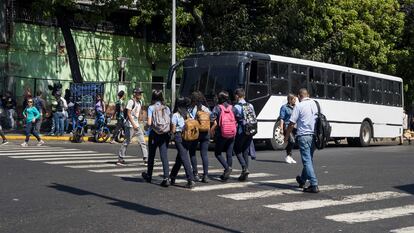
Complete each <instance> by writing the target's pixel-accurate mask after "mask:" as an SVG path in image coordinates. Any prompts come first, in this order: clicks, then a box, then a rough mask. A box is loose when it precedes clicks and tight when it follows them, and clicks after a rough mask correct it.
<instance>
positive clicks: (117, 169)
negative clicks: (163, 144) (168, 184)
mask: <svg viewBox="0 0 414 233" xmlns="http://www.w3.org/2000/svg"><path fill="white" fill-rule="evenodd" d="M155 169H162V167H154V170H155ZM146 170H147V168H145V167H140V168H138V167H123V168H109V169H96V170H88V171H90V172H96V173H112V172H132V171H135V172H139V171H146ZM135 175H137V174H136V173H135Z"/></svg>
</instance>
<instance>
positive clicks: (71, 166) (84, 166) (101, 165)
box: [65, 159, 158, 168]
mask: <svg viewBox="0 0 414 233" xmlns="http://www.w3.org/2000/svg"><path fill="white" fill-rule="evenodd" d="M128 161H129V159H128ZM157 164H158V162H157ZM143 165H145V164H144V163H143V162H140V163H127V164H126V167H133V166H135V167H136V166H143ZM65 167H68V168H105V167H119V166H117V165H116V164H115V163H114V164H105V163H102V164H87V165H69V166H65Z"/></svg>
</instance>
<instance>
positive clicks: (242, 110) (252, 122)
mask: <svg viewBox="0 0 414 233" xmlns="http://www.w3.org/2000/svg"><path fill="white" fill-rule="evenodd" d="M234 98H235V100H236V102H237V104H236V105H235V106H234V109H235V116H236V120H237V134H236V139H235V143H234V152H235V154H236V156H237V159H238V160H239V163H240V165H241V167H242V172H241V174H240V177H239V181H246V180H247V177H248V176H249V173H250V172H249V153H250V145H251V143H252V141H253V136H254V134H255V133H256V132H257V120H256V113H255V111H254V107H253V105H251V104H250V103H247V102H246V100H245V99H244V98H245V91H244V89H243V88H238V89H236V90H235V92H234Z"/></svg>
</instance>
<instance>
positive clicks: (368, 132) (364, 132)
mask: <svg viewBox="0 0 414 233" xmlns="http://www.w3.org/2000/svg"><path fill="white" fill-rule="evenodd" d="M371 139H372V127H371V124H370V123H369V122H368V121H364V122H362V124H361V129H360V131H359V138H357V143H358V146H361V147H366V146H369V144H370V143H371Z"/></svg>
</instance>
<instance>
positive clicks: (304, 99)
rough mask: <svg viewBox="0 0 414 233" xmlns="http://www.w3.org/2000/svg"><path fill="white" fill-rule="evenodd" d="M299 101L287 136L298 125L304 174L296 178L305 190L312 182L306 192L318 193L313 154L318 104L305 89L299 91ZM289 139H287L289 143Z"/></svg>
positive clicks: (291, 118) (297, 135) (298, 138)
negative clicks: (307, 184)
mask: <svg viewBox="0 0 414 233" xmlns="http://www.w3.org/2000/svg"><path fill="white" fill-rule="evenodd" d="M299 101H300V103H299V104H297V105H296V107H295V108H294V110H293V112H292V116H291V117H290V123H289V126H288V128H287V132H286V134H287V135H289V134H290V133H291V132H292V130H293V127H294V125H295V124H296V125H297V134H296V139H297V141H298V144H299V150H300V155H301V158H302V164H303V169H302V174H301V175H300V176H297V177H296V181H297V182H298V184H299V187H300V188H304V186H305V184H306V181H308V180H309V181H310V186H308V187H306V188H304V189H303V191H304V192H310V193H318V192H319V188H318V179H317V178H316V174H315V171H314V168H313V153H314V151H315V122H316V117H317V115H316V114H317V113H318V107H317V105H316V102H315V101H313V100H312V99H310V98H309V93H308V91H307V90H306V89H305V88H301V89H300V90H299ZM287 140H288V138H287V137H286V138H285V142H287Z"/></svg>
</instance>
